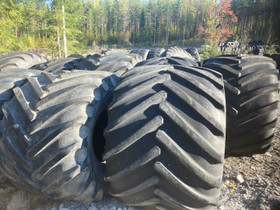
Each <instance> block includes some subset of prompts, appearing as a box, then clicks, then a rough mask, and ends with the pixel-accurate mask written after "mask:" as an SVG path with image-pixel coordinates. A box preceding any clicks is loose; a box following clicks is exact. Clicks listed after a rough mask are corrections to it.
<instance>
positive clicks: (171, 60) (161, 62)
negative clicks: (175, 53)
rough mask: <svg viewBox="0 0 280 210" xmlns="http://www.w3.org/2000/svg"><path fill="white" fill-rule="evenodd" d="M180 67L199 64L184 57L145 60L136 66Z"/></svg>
mask: <svg viewBox="0 0 280 210" xmlns="http://www.w3.org/2000/svg"><path fill="white" fill-rule="evenodd" d="M165 64H170V65H180V66H197V65H198V64H197V62H195V61H194V60H193V59H189V58H184V57H155V58H151V59H148V60H144V61H142V62H140V63H138V64H137V65H136V66H147V65H165Z"/></svg>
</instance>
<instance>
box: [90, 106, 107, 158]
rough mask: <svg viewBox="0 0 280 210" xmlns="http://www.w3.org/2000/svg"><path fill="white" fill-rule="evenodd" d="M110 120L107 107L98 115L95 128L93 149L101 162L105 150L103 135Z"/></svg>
mask: <svg viewBox="0 0 280 210" xmlns="http://www.w3.org/2000/svg"><path fill="white" fill-rule="evenodd" d="M107 122H108V116H107V109H105V110H104V111H103V112H102V113H101V114H100V115H99V117H98V119H97V121H96V123H95V127H94V129H93V143H92V145H93V151H94V154H95V157H96V158H97V160H99V161H100V162H103V160H102V154H103V152H104V151H105V144H106V143H105V137H104V135H103V131H104V129H105V128H106V126H107Z"/></svg>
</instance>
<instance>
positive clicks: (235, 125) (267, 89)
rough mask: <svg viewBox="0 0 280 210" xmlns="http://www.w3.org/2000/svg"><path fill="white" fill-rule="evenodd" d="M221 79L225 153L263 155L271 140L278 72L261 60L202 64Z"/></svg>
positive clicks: (227, 59) (268, 61)
mask: <svg viewBox="0 0 280 210" xmlns="http://www.w3.org/2000/svg"><path fill="white" fill-rule="evenodd" d="M203 65H204V66H205V67H208V68H212V69H214V70H216V71H218V72H220V73H222V74H223V76H224V82H225V88H226V99H227V140H226V151H227V153H228V154H229V155H231V156H251V155H253V154H261V153H265V152H266V151H267V150H268V149H269V147H270V144H271V141H272V139H273V136H274V127H275V125H276V121H277V107H278V101H279V93H278V92H279V82H278V70H277V69H276V68H275V62H274V61H273V60H272V59H270V58H267V57H263V56H249V55H243V56H219V57H216V58H212V59H209V60H208V61H207V62H206V63H204V64H203Z"/></svg>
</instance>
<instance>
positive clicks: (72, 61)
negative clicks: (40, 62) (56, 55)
mask: <svg viewBox="0 0 280 210" xmlns="http://www.w3.org/2000/svg"><path fill="white" fill-rule="evenodd" d="M96 68H97V66H96V65H95V64H94V63H93V62H91V61H90V60H87V59H84V58H82V59H81V58H76V57H67V58H60V59H57V60H55V61H52V62H49V63H47V65H46V66H45V67H44V69H43V70H44V71H46V72H50V73H60V72H63V71H64V70H74V69H79V70H89V71H93V70H96Z"/></svg>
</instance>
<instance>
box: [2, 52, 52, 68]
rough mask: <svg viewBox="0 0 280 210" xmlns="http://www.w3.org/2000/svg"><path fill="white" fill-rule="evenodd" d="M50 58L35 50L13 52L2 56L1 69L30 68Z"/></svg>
mask: <svg viewBox="0 0 280 210" xmlns="http://www.w3.org/2000/svg"><path fill="white" fill-rule="evenodd" d="M47 61H48V60H47V59H46V58H45V57H44V56H42V55H40V54H37V53H33V52H20V51H19V52H12V53H9V54H7V55H1V56H0V69H9V68H13V69H15V68H24V69H28V68H31V67H32V66H34V65H37V64H42V63H45V62H47Z"/></svg>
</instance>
